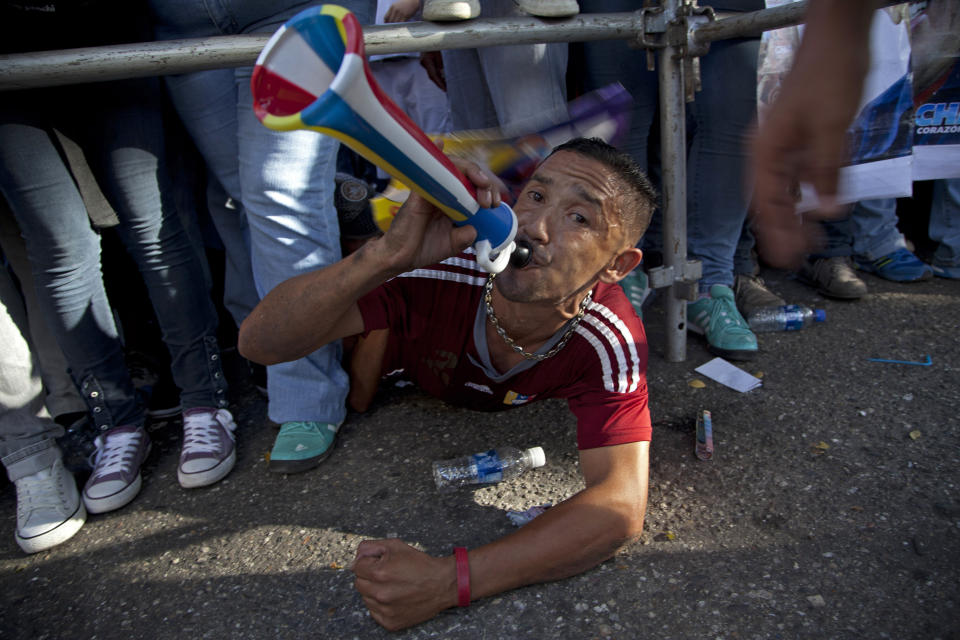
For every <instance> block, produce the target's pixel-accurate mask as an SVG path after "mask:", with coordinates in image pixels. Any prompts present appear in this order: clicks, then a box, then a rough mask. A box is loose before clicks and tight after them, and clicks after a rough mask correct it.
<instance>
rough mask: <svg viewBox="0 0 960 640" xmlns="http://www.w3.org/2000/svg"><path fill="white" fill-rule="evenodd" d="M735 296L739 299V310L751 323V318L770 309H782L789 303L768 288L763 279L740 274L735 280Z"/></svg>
mask: <svg viewBox="0 0 960 640" xmlns="http://www.w3.org/2000/svg"><path fill="white" fill-rule="evenodd" d="M733 294H734V295H735V296H736V299H737V309H739V310H740V313H741V315H743V317H744V318H746V320H747V322H749V321H750V316H752V315H753V314H754V313H756V312H757V311H759V310H760V309H766V308H769V307H782V306H783V305H785V304H787V301H786V300H784V299H783V298H781V297H780V296H778V295H777V294H775V293H774V292H773V291H770V289H768V288H767V285H766V283H765V282H764V281H763V278H760V277H759V276H748V275H746V274H740V275H738V276H736V277H735V278H734V280H733Z"/></svg>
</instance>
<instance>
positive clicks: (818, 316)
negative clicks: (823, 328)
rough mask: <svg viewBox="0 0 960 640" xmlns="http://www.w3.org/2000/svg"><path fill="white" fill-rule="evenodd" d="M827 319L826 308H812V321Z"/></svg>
mask: <svg viewBox="0 0 960 640" xmlns="http://www.w3.org/2000/svg"><path fill="white" fill-rule="evenodd" d="M826 319H827V310H826V309H814V310H813V321H814V322H825V321H826Z"/></svg>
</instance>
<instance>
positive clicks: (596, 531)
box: [353, 442, 650, 630]
mask: <svg viewBox="0 0 960 640" xmlns="http://www.w3.org/2000/svg"><path fill="white" fill-rule="evenodd" d="M649 454H650V443H649V442H635V443H630V444H621V445H615V446H610V447H598V448H596V449H587V450H584V451H581V452H580V466H581V470H582V472H583V476H584V480H585V483H586V488H585V489H584V490H583V491H580V492H579V493H577V494H576V495H574V496H573V497H571V498H569V499H568V500H565V501H564V502H561V503H560V504H558V505H556V506H555V507H552V508H550V509H548V510H547V511H546V512H545V513H543V515H541V516H539V517H537V518H536V519H534V520H533V521H532V522H530V523H529V524H527V525H525V526H523V527H522V528H520V529H519V530H518V531H516V532H514V533H512V534H510V535H508V536H505V537H503V538H501V539H499V540H496V541H494V542H491V543H490V544H487V545H484V546H482V547H478V548H476V549H472V550H470V552H469V560H470V588H471V599H476V598H483V597H486V596H491V595H494V594H496V593H500V592H503V591H507V590H509V589H515V588H517V587H521V586H524V585H528V584H533V583H537V582H547V581H551V580H559V579H561V578H566V577H568V576H572V575H576V574H578V573H582V572H583V571H586V570H587V569H590V568H591V567H594V566H596V565H597V564H599V563H601V562H603V561H604V560H606V559H608V558H610V557H611V556H613V554H614V553H616V551H617V550H618V549H619V548H620V547H622V546H623V545H624V544H626V543H627V542H629V541H630V540H632V539H634V538H635V537H637V536H639V535H640V533H641V531H642V530H643V519H644V515H645V513H646V508H647V479H648V472H649ZM353 571H354V573H355V574H356V580H355V585H356V588H357V590H358V591H359V592H360V594H361V596H362V597H363V600H364V602H365V603H366V605H367V608H368V609H369V610H370V615H371V616H372V617H373V619H374V620H376V621H377V622H378V623H380V624H381V625H383V626H384V627H386V628H387V629H391V630H396V629H402V628H404V627H409V626H411V625H414V624H417V623H419V622H423V621H425V620H428V619H430V618H432V617H433V616H435V615H436V614H437V613H439V612H440V611H442V610H444V609H447V608H449V607H453V606H456V605H457V573H456V564H455V560H454V557H453V556H448V557H445V558H436V557H433V556H430V555H427V554H425V553H422V552H420V551H417V550H416V549H414V548H413V547H411V546H409V545H407V544H405V543H403V542H401V541H399V540H373V541H364V542H361V543H360V545H359V547H358V548H357V558H356V560H355V561H354V565H353Z"/></svg>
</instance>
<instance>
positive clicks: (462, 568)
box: [453, 547, 470, 607]
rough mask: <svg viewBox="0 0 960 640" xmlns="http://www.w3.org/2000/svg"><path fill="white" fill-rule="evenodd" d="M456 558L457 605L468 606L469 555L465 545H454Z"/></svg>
mask: <svg viewBox="0 0 960 640" xmlns="http://www.w3.org/2000/svg"><path fill="white" fill-rule="evenodd" d="M453 555H454V557H455V558H456V560H457V606H458V607H468V606H470V557H469V556H468V555H467V548H466V547H454V548H453Z"/></svg>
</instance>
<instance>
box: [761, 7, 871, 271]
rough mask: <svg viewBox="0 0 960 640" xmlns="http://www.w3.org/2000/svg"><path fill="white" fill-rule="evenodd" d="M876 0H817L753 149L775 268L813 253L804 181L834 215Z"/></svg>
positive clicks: (765, 236)
mask: <svg viewBox="0 0 960 640" xmlns="http://www.w3.org/2000/svg"><path fill="white" fill-rule="evenodd" d="M881 4H882V2H878V1H877V0H811V1H810V5H809V9H808V10H807V16H806V27H805V30H804V34H803V40H802V41H801V44H800V49H799V51H798V52H797V57H796V60H795V62H794V65H793V68H792V69H791V71H790V73H789V74H788V75H787V78H786V79H785V80H784V82H783V86H782V88H781V91H780V95H779V97H778V98H777V100H776V102H775V103H774V104H773V106H772V107H771V109H770V111H769V114H768V116H767V118H766V119H765V121H764V123H763V125H762V126H761V127H760V130H759V132H758V133H757V137H756V140H755V142H754V148H753V173H754V179H755V187H754V189H755V190H754V200H753V206H754V228H755V231H756V233H757V235H758V243H757V244H758V248H759V249H760V251H761V253H762V254H763V256H764V258H765V259H766V260H767V261H768V262H770V263H771V264H772V265H774V266H792V265H793V263H795V262H796V260H798V259H799V258H800V256H801V255H802V254H803V253H804V252H805V251H806V250H807V248H808V238H809V236H810V234H808V232H807V231H808V229H807V227H805V226H804V219H803V218H802V217H801V216H798V215H796V213H795V210H796V194H797V193H798V186H799V183H800V182H801V181H802V182H808V183H811V184H812V185H813V187H814V189H815V190H816V192H817V196H818V198H819V200H820V202H821V209H820V211H819V215H821V216H835V215H839V214H840V213H841V212H842V210H841V209H839V208H837V207H836V206H835V205H834V202H835V199H836V193H837V175H838V173H839V171H840V167H841V166H842V164H843V163H844V161H845V160H846V158H847V148H846V144H847V135H846V132H847V127H849V126H850V123H851V122H852V121H853V118H854V116H855V115H856V111H857V107H858V106H859V103H860V96H861V93H862V91H863V80H864V77H865V76H866V73H867V70H868V67H869V60H870V50H869V42H870V22H871V19H872V15H873V11H874V10H875V9H876V8H877V7H878V6H880V5H881Z"/></svg>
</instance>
